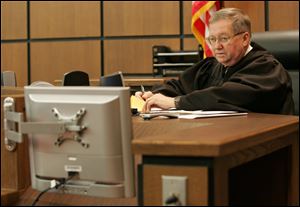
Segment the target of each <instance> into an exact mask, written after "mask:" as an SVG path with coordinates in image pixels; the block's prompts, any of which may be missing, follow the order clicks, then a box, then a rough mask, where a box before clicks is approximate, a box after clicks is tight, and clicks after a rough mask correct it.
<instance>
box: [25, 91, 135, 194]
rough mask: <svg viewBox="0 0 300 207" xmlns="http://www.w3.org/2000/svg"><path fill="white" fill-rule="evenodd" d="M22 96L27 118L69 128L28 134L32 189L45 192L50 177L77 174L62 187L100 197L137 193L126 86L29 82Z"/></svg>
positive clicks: (76, 192)
mask: <svg viewBox="0 0 300 207" xmlns="http://www.w3.org/2000/svg"><path fill="white" fill-rule="evenodd" d="M24 94H25V107H26V117H27V121H28V122H41V123H48V125H49V127H47V126H46V127H44V128H46V129H45V130H46V131H47V128H51V123H53V122H54V123H57V122H59V123H65V126H66V128H67V129H68V131H67V132H64V133H60V134H57V133H55V132H54V133H53V134H50V133H51V130H49V131H50V132H47V133H35V134H30V135H29V136H28V137H29V143H30V144H29V146H30V148H29V150H30V169H31V181H32V187H33V188H34V189H37V190H40V191H42V190H45V189H47V188H48V187H49V186H50V183H51V180H59V179H63V178H65V179H66V178H68V177H69V176H70V174H73V175H75V176H74V177H73V178H72V179H71V180H69V181H68V182H67V183H66V184H65V185H64V186H63V187H62V188H60V191H63V192H64V193H74V194H83V195H91V196H99V197H119V198H120V197H133V196H134V195H135V190H134V186H135V185H134V164H133V154H132V151H131V140H132V121H131V111H130V102H129V98H130V90H129V88H128V87H55V86H53V87H51V86H49V87H32V86H26V87H25V90H24ZM76 114H77V115H76ZM41 128H42V126H41ZM41 131H43V130H42V129H41Z"/></svg>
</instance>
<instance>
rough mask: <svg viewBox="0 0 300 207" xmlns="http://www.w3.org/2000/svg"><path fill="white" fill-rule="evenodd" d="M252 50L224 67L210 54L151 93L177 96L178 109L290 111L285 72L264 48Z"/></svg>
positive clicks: (288, 87) (290, 87)
mask: <svg viewBox="0 0 300 207" xmlns="http://www.w3.org/2000/svg"><path fill="white" fill-rule="evenodd" d="M251 46H252V47H253V49H252V50H251V51H250V52H249V53H248V54H247V55H246V56H244V57H243V58H242V59H241V60H240V61H239V62H238V63H237V64H235V65H234V66H230V67H227V68H225V67H224V66H223V65H222V64H221V63H219V62H218V61H217V60H216V59H215V58H214V57H210V58H206V59H204V60H202V61H200V62H198V63H196V64H195V65H193V66H192V67H190V68H189V69H187V70H185V71H184V72H183V73H182V74H181V75H180V77H179V79H178V80H174V79H172V80H169V81H167V82H166V84H163V85H157V86H154V87H153V93H162V94H164V95H166V96H170V97H175V96H181V98H180V100H179V102H178V106H179V107H178V109H184V110H238V111H249V112H258V113H273V114H293V113H294V101H293V97H292V83H291V78H290V76H289V75H288V73H287V71H286V70H285V69H284V67H283V66H282V65H281V63H280V62H278V60H276V59H275V58H274V56H272V55H271V54H270V53H269V52H268V51H266V50H265V49H264V48H262V47H261V46H259V45H258V44H256V43H254V42H252V43H251Z"/></svg>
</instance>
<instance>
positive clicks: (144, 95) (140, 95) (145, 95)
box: [135, 91, 153, 100]
mask: <svg viewBox="0 0 300 207" xmlns="http://www.w3.org/2000/svg"><path fill="white" fill-rule="evenodd" d="M135 96H136V97H137V98H139V99H142V100H147V99H148V98H150V97H151V96H153V93H152V92H151V91H147V92H145V93H143V92H142V91H137V92H135Z"/></svg>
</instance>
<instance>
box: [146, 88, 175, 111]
mask: <svg viewBox="0 0 300 207" xmlns="http://www.w3.org/2000/svg"><path fill="white" fill-rule="evenodd" d="M146 93H147V92H146ZM152 107H158V108H161V109H169V108H174V107H175V103H174V98H172V97H167V96H164V95H162V94H160V93H158V94H154V95H153V94H152V96H151V97H149V98H147V99H146V103H145V105H144V107H143V109H142V112H143V113H145V112H149V111H150V110H151V108H152Z"/></svg>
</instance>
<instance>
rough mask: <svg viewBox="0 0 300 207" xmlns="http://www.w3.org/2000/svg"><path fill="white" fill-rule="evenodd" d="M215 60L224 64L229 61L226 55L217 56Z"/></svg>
mask: <svg viewBox="0 0 300 207" xmlns="http://www.w3.org/2000/svg"><path fill="white" fill-rule="evenodd" d="M215 58H216V59H217V61H218V62H219V63H222V64H224V63H226V62H227V59H226V58H225V56H224V55H216V56H215Z"/></svg>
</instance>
